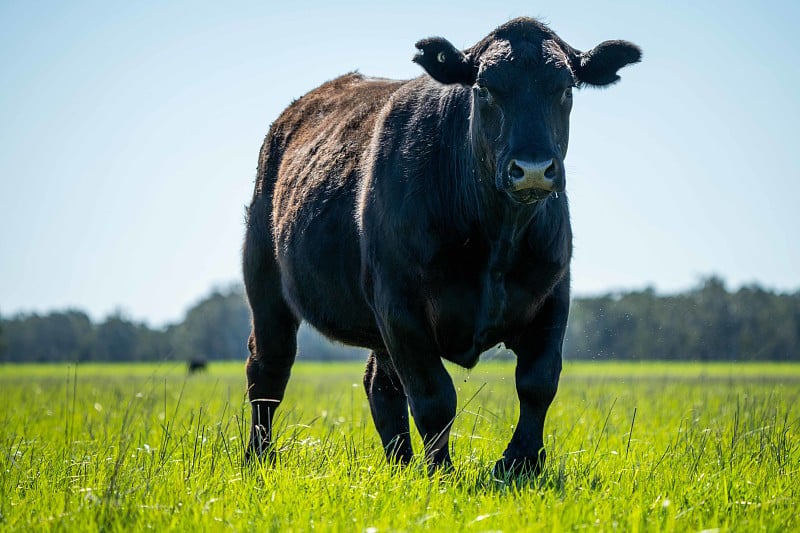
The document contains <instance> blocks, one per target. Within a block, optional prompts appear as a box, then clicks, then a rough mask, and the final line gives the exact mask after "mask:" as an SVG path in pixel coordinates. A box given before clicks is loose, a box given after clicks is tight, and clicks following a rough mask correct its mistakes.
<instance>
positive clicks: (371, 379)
mask: <svg viewBox="0 0 800 533" xmlns="http://www.w3.org/2000/svg"><path fill="white" fill-rule="evenodd" d="M364 388H365V389H366V391H367V398H368V399H369V408H370V410H371V411H372V420H373V421H374V422H375V428H376V429H377V430H378V434H380V436H381V441H382V442H383V449H384V450H385V451H386V458H387V459H388V460H389V461H390V462H394V461H396V462H399V463H400V464H407V463H408V462H409V461H410V460H411V457H412V455H413V453H414V452H413V450H412V448H411V435H410V433H409V426H408V400H407V399H406V394H405V392H404V391H403V386H402V385H401V383H400V378H399V377H398V376H397V373H396V372H395V370H394V367H393V366H392V363H391V361H390V360H389V356H388V355H387V354H386V353H375V352H372V353H370V354H369V358H368V359H367V371H366V372H365V373H364Z"/></svg>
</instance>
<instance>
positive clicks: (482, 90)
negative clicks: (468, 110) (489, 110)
mask: <svg viewBox="0 0 800 533" xmlns="http://www.w3.org/2000/svg"><path fill="white" fill-rule="evenodd" d="M476 92H477V93H478V98H481V99H483V100H486V99H488V98H489V89H487V88H486V87H484V86H483V85H479V86H478V88H477V90H476Z"/></svg>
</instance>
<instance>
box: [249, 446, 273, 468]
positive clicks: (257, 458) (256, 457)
mask: <svg viewBox="0 0 800 533" xmlns="http://www.w3.org/2000/svg"><path fill="white" fill-rule="evenodd" d="M275 461H276V455H275V448H274V447H273V446H272V445H271V444H270V443H268V442H259V443H254V442H252V441H251V442H250V446H248V447H247V449H246V450H245V451H244V462H245V464H252V463H256V462H261V463H268V464H270V465H274V464H275Z"/></svg>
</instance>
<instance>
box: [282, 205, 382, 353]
mask: <svg viewBox="0 0 800 533" xmlns="http://www.w3.org/2000/svg"><path fill="white" fill-rule="evenodd" d="M327 200H328V201H325V202H316V203H315V202H313V201H311V202H309V209H308V210H307V211H306V213H305V214H304V216H302V217H297V219H296V220H295V221H293V223H292V224H287V225H284V227H282V228H281V231H280V233H279V236H278V237H279V238H278V239H277V250H276V253H277V257H278V264H279V265H280V269H281V281H282V289H283V293H284V297H285V299H286V301H287V302H288V304H289V305H290V307H291V308H292V310H293V311H294V312H295V314H296V315H297V316H298V318H301V319H303V320H305V321H306V322H308V323H309V324H310V325H312V326H313V327H314V328H315V329H317V330H319V331H320V332H321V333H323V334H324V335H326V336H327V337H329V338H331V339H334V340H336V341H339V342H343V343H345V344H350V345H354V346H363V347H365V348H370V349H380V348H381V347H382V346H383V343H382V340H381V337H380V332H379V331H378V329H377V326H376V324H375V319H374V316H373V314H372V310H371V309H370V308H369V306H368V305H367V302H366V300H365V299H364V297H363V294H362V291H361V287H360V281H359V271H360V263H361V259H360V249H359V243H358V235H357V230H356V226H355V222H354V217H353V216H352V207H351V206H352V203H351V202H349V201H348V200H349V198H348V197H347V195H344V196H343V197H339V198H338V199H336V198H333V199H332V198H328V199H327Z"/></svg>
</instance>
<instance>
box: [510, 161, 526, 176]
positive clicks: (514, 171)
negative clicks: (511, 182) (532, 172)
mask: <svg viewBox="0 0 800 533" xmlns="http://www.w3.org/2000/svg"><path fill="white" fill-rule="evenodd" d="M508 175H509V176H511V178H512V179H515V180H518V179H522V178H523V177H524V176H525V170H524V169H523V168H522V167H521V166H519V165H518V164H517V162H516V161H512V162H511V163H510V164H509V165H508Z"/></svg>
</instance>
